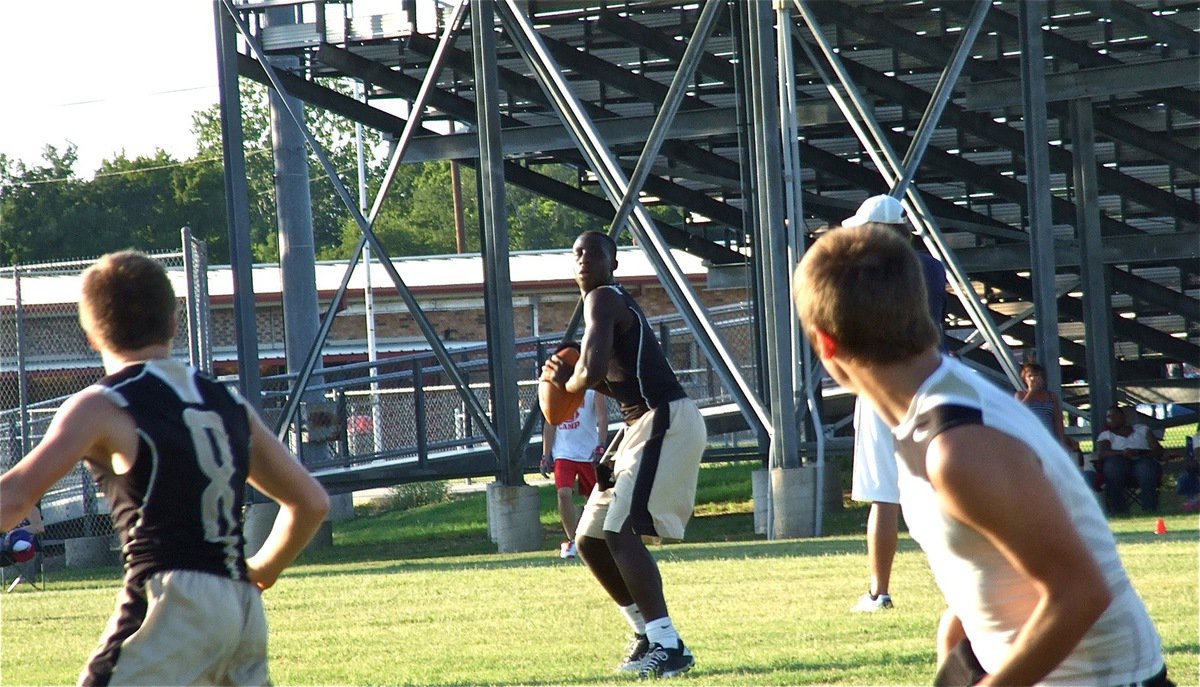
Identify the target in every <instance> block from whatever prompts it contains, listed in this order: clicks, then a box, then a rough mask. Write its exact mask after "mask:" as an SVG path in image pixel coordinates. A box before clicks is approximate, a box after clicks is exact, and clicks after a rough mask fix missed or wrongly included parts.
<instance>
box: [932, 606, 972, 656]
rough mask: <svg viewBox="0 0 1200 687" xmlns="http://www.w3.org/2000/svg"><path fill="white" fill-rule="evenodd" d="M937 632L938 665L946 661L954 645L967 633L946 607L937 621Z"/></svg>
mask: <svg viewBox="0 0 1200 687" xmlns="http://www.w3.org/2000/svg"><path fill="white" fill-rule="evenodd" d="M937 632H938V634H937V662H938V666H939V667H940V666H941V665H942V664H943V663H945V662H946V659H947V658H948V657H949V656H950V652H951V651H953V650H954V647H955V646H957V645H958V643H959V642H961V641H962V640H964V639H966V637H967V633H966V631H965V630H963V626H962V621H961V620H959V619H958V616H956V615H954V611H951V610H950V609H946V610H945V612H943V613H942V618H941V620H939V621H938V630H937Z"/></svg>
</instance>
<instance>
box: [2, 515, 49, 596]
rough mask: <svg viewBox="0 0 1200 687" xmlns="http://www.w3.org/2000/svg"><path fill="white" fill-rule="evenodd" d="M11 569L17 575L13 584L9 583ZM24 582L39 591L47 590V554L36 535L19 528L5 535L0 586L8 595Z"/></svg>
mask: <svg viewBox="0 0 1200 687" xmlns="http://www.w3.org/2000/svg"><path fill="white" fill-rule="evenodd" d="M9 569H12V570H14V571H15V574H16V576H15V577H14V578H13V580H12V582H9V581H8V571H9ZM22 582H25V583H27V584H28V585H29V586H31V587H33V588H34V589H37V590H39V591H41V590H44V589H45V588H46V568H45V552H44V551H43V550H42V541H41V539H39V538H38V536H37V535H36V534H34V533H32V532H30V531H28V530H24V529H20V528H18V529H15V530H12V531H10V532H9V533H8V534H5V535H4V541H3V550H2V551H0V586H5V587H4V591H5V592H6V593H7V592H11V591H13V590H14V589H16V588H17V587H18V586H19V585H20V584H21V583H22ZM39 585H40V586H39Z"/></svg>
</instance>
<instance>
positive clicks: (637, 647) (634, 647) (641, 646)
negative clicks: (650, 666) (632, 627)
mask: <svg viewBox="0 0 1200 687" xmlns="http://www.w3.org/2000/svg"><path fill="white" fill-rule="evenodd" d="M649 650H650V640H648V639H646V635H638V634H635V635H633V636H632V637H630V638H629V646H627V647H625V660H623V661H621V665H619V666H617V672H619V673H636V672H638V671H639V670H641V669H642V661H643V660H644V659H645V658H646V652H647V651H649Z"/></svg>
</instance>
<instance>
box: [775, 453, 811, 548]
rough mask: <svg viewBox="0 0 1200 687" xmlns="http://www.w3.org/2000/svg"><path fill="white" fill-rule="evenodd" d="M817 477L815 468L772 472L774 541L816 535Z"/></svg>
mask: <svg viewBox="0 0 1200 687" xmlns="http://www.w3.org/2000/svg"><path fill="white" fill-rule="evenodd" d="M816 477H817V471H816V468H810V467H798V468H772V469H771V505H772V507H773V509H774V513H772V514H771V515H772V516H773V519H774V529H775V532H774V535H775V536H774V537H773V538H774V539H791V538H794V537H811V536H814V535H815V534H816V514H815V512H814V510H813V505H814V503H815V500H816V490H817V486H816V485H817V481H816Z"/></svg>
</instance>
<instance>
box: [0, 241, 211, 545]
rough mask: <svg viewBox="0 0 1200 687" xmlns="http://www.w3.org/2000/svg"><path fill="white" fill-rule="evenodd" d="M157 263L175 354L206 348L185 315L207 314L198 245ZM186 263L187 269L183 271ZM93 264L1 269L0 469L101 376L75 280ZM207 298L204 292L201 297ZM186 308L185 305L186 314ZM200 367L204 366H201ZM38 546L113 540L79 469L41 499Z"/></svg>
mask: <svg viewBox="0 0 1200 687" xmlns="http://www.w3.org/2000/svg"><path fill="white" fill-rule="evenodd" d="M185 245H186V247H187V250H186V251H183V252H178V253H167V254H160V255H155V256H153V257H155V258H156V259H157V260H159V261H160V262H161V263H162V264H163V266H164V267H165V268H167V270H168V275H169V276H170V277H171V280H172V282H173V284H174V286H175V292H176V294H179V295H180V296H179V299H178V302H179V322H180V323H181V325H182V324H183V323H187V324H188V326H181V327H180V328H179V331H178V332H177V333H176V336H175V341H174V346H173V349H172V350H173V353H174V354H175V355H176V356H178V357H180V358H185V359H192V360H193V361H194V362H200V361H196V360H195V359H194V357H193V356H191V355H190V351H191V350H192V348H193V346H190V345H189V341H194V342H195V349H196V350H202V348H201V346H205V345H206V344H205V343H204V341H206V333H205V330H204V329H201V328H197V327H194V326H192V323H191V321H190V320H189V318H188V314H189V312H190V311H193V310H205V311H206V310H207V309H208V304H207V302H206V298H205V299H204V300H201V301H197V300H196V297H197V295H198V294H200V293H201V292H200V291H198V290H197V288H196V286H195V285H196V284H198V283H201V282H203V281H204V280H203V279H196V278H195V277H196V276H197V275H199V274H203V273H204V271H205V270H206V269H207V268H206V264H205V261H204V253H203V250H202V244H197V243H195V242H187V243H185ZM185 260H186V261H187V262H188V266H189V267H190V268H191V269H190V270H188V271H186V272H185V270H183V269H180V268H183V267H184V264H185ZM93 262H94V261H92V260H85V261H73V262H57V263H44V264H36V265H17V266H13V267H3V268H0V469H2V470H8V469H9V468H11V467H12V466H13V465H15V464H16V462H17V461H19V460H20V459H21V457H22V456H24V455H25V454H26V453H28V452H29V451H30V450H31V449H32V448H33V447H34V446H36V445H37V443H38V442H39V441H41V439H42V437H43V436H44V435H45V433H46V430H47V428H48V426H49V424H50V420H51V419H52V418H53V417H54V413H55V412H56V411H57V410H58V407H59V406H60V405H62V402H63V401H64V400H66V398H67V397H69V396H70V395H71V394H74V393H75V392H77V391H80V390H82V389H84V388H86V387H87V386H89V385H91V384H93V383H95V382H96V381H97V380H99V379H100V378H101V377H103V376H104V368H103V365H102V364H101V361H100V356H99V354H97V353H96V352H95V351H93V350H92V349H91V347H90V346H89V345H88V343H87V339H86V337H85V336H84V333H83V329H82V328H81V327H80V325H79V306H78V303H79V298H80V291H81V289H80V287H81V283H82V280H81V279H80V274H81V272H82V271H83V270H85V269H86V268H87V267H89V266H91V264H92V263H93ZM202 293H204V294H206V293H207V292H206V291H204V292H202ZM189 303H190V304H191V305H190V306H189ZM201 364H203V363H201ZM39 506H40V509H41V512H42V519H43V522H44V523H45V526H46V533H45V535H44V539H45V540H46V541H48V542H50V543H51V546H54V545H55V544H54V542H58V541H62V540H67V539H75V538H79V537H97V536H108V535H111V534H112V533H113V528H112V521H111V519H110V518H109V515H108V513H109V506H108V502H107V500H106V499H105V498H104V497H103V494H101V493H99V492H98V491H97V488H96V485H95V482H94V481H93V480H92V478H91V475H90V474H89V473H88V471H87V469H86V468H85V467H84V466H83V464H82V462H81V463H80V464H79V465H77V466H76V467H75V469H73V470H72V471H71V472H70V473H69V474H68V475H67V476H66V477H64V478H63V479H61V480H59V481H58V482H57V483H56V484H55V485H54V486H52V487H51V488H50V490H49V491H47V492H46V495H45V496H44V497H43V498H42V500H41V502H40V504H39Z"/></svg>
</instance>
